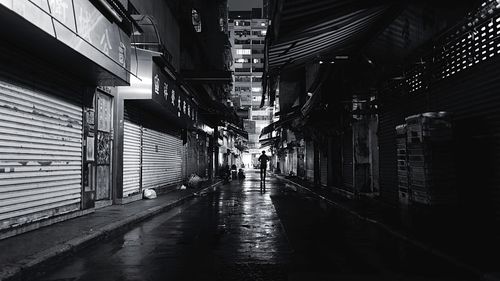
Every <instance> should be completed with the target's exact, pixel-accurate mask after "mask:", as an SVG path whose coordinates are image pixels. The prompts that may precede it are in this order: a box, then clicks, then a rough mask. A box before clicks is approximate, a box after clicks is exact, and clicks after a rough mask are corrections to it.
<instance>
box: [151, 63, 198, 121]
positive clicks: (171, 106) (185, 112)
mask: <svg viewBox="0 0 500 281" xmlns="http://www.w3.org/2000/svg"><path fill="white" fill-rule="evenodd" d="M152 87H153V88H152V91H153V99H155V100H156V101H158V102H159V103H161V104H162V105H163V106H165V107H166V108H167V109H168V110H169V111H170V112H171V113H173V115H175V116H177V118H180V119H183V120H186V121H190V122H191V123H196V122H197V115H196V110H195V104H194V103H193V102H192V101H191V99H190V98H189V97H188V96H187V95H186V94H185V93H184V92H183V91H180V90H179V87H178V86H177V85H176V82H175V81H174V80H173V79H171V78H170V77H169V76H168V75H167V74H165V73H164V72H163V71H162V68H160V67H159V66H158V65H157V64H156V63H153V85H152Z"/></svg>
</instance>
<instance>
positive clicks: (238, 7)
mask: <svg viewBox="0 0 500 281" xmlns="http://www.w3.org/2000/svg"><path fill="white" fill-rule="evenodd" d="M252 8H262V0H229V10H231V11H244V10H251V9H252Z"/></svg>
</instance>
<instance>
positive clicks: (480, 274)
mask: <svg viewBox="0 0 500 281" xmlns="http://www.w3.org/2000/svg"><path fill="white" fill-rule="evenodd" d="M275 177H276V178H277V179H278V180H280V181H283V182H285V183H288V184H291V185H293V186H296V187H298V188H300V189H303V190H306V191H307V192H309V193H311V194H314V196H316V197H318V198H320V199H321V200H323V201H326V202H327V203H329V204H331V205H333V206H334V207H335V208H337V209H339V210H342V211H344V212H346V213H348V214H349V215H351V216H353V217H355V218H357V219H359V220H362V221H365V222H369V223H371V224H373V225H375V226H377V227H379V228H381V229H383V230H384V231H386V232H387V233H389V234H390V235H392V236H394V237H396V238H398V239H401V240H403V241H405V242H407V243H409V244H411V245H413V246H414V247H417V248H419V249H421V250H423V251H426V252H429V253H431V254H432V255H434V256H437V257H439V258H441V259H444V260H446V261H447V262H449V263H451V264H453V265H454V266H456V267H458V268H463V269H465V270H467V271H469V272H471V273H472V274H474V275H476V276H477V277H478V278H481V280H491V281H500V279H490V278H493V277H492V276H491V275H489V274H487V273H484V272H482V271H481V270H479V269H478V268H475V267H473V266H470V265H468V264H465V263H463V262H461V261H459V260H457V259H456V258H454V257H452V256H450V255H448V254H446V253H444V252H442V251H440V250H438V249H436V248H434V247H432V246H429V245H427V244H425V243H424V242H421V241H419V240H417V239H415V238H412V237H410V236H409V235H407V234H406V233H403V232H401V231H399V230H396V229H394V228H393V227H391V226H389V225H387V224H384V223H382V222H380V221H378V220H375V219H372V218H369V217H366V216H363V215H361V214H359V213H358V212H356V211H355V210H352V209H351V208H349V207H346V206H344V205H342V204H339V203H337V202H335V201H332V200H330V199H328V198H326V197H324V196H322V195H320V194H318V193H316V192H315V191H313V190H311V189H310V188H307V187H305V186H303V185H301V184H298V183H296V182H293V181H291V180H289V179H286V178H285V177H283V176H280V175H275Z"/></svg>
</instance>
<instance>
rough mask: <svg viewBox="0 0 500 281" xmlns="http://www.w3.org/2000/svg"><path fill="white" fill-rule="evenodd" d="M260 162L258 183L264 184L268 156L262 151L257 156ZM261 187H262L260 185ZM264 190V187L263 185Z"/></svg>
mask: <svg viewBox="0 0 500 281" xmlns="http://www.w3.org/2000/svg"><path fill="white" fill-rule="evenodd" d="M258 160H259V162H260V181H261V182H265V180H266V170H267V161H269V156H267V155H266V151H264V150H263V151H262V154H261V155H260V156H259V159H258ZM261 186H262V185H261ZM264 189H265V185H264Z"/></svg>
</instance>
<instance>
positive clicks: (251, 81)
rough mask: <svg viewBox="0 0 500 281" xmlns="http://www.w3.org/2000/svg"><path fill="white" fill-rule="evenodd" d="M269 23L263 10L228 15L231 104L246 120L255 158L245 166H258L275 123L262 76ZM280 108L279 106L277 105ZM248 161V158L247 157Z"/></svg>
mask: <svg viewBox="0 0 500 281" xmlns="http://www.w3.org/2000/svg"><path fill="white" fill-rule="evenodd" d="M267 26H268V19H266V18H264V16H263V13H262V9H261V8H254V9H252V10H251V11H229V31H230V41H231V45H232V55H233V60H234V61H233V66H232V71H233V90H232V92H231V100H232V102H233V105H234V107H235V108H236V109H237V112H238V114H239V115H240V116H241V117H243V119H244V125H245V130H246V131H247V132H248V137H249V142H248V147H249V152H250V154H254V155H253V156H250V157H251V158H250V159H248V158H247V159H246V160H244V162H247V164H248V163H249V162H255V159H254V158H255V156H256V155H255V154H259V153H260V151H261V150H262V148H261V147H260V144H259V135H260V132H261V130H262V128H264V127H265V126H267V125H269V124H270V123H271V122H272V119H273V116H274V112H275V108H274V107H270V106H268V104H266V105H265V106H264V107H262V108H261V107H260V104H261V100H262V74H263V70H264V41H265V37H266V32H267ZM276 104H277V103H276ZM247 157H249V156H247Z"/></svg>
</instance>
